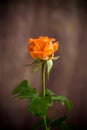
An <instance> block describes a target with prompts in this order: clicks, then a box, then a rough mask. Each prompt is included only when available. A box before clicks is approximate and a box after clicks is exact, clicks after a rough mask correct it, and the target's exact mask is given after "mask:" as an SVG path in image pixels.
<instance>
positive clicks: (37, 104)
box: [29, 96, 53, 117]
mask: <svg viewBox="0 0 87 130" xmlns="http://www.w3.org/2000/svg"><path fill="white" fill-rule="evenodd" d="M52 103H53V102H52V99H51V98H50V97H39V96H37V97H35V98H32V99H31V100H30V102H29V110H30V111H31V112H32V113H33V114H34V115H35V116H40V117H43V116H45V115H46V112H47V108H48V107H49V106H52Z"/></svg>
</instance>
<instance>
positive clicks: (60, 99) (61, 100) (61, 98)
mask: <svg viewBox="0 0 87 130" xmlns="http://www.w3.org/2000/svg"><path fill="white" fill-rule="evenodd" d="M46 96H50V98H51V99H52V101H53V102H54V101H58V102H59V103H61V104H62V105H63V106H64V105H65V104H66V105H67V107H68V109H69V110H72V109H73V104H72V103H71V101H70V100H69V99H67V98H66V97H65V96H58V95H55V94H54V93H53V92H52V91H51V90H50V89H48V88H46Z"/></svg>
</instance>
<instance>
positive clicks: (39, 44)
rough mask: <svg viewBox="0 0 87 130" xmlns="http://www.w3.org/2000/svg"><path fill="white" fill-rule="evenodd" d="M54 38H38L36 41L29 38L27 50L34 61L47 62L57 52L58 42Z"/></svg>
mask: <svg viewBox="0 0 87 130" xmlns="http://www.w3.org/2000/svg"><path fill="white" fill-rule="evenodd" d="M54 41H55V39H54V38H49V37H43V36H40V37H39V38H37V39H33V38H30V39H29V44H28V50H29V52H30V55H31V56H32V57H33V58H34V59H41V60H48V59H49V58H50V57H52V55H54V53H55V52H56V51H57V50H58V47H59V42H54Z"/></svg>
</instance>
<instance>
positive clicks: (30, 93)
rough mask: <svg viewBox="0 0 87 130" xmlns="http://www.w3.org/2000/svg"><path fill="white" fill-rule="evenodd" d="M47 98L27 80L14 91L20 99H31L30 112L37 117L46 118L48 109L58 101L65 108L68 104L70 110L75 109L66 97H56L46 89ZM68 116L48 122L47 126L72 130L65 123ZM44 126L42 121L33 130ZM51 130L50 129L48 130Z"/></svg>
mask: <svg viewBox="0 0 87 130" xmlns="http://www.w3.org/2000/svg"><path fill="white" fill-rule="evenodd" d="M45 92H46V93H45V97H43V96H42V94H40V95H39V94H38V91H37V89H36V88H33V87H31V86H30V85H29V84H28V81H27V80H23V81H22V82H21V83H20V84H19V85H18V86H17V87H16V88H15V89H14V90H13V91H12V94H13V95H14V96H15V97H18V98H22V99H23V98H29V99H30V102H29V110H30V111H31V112H32V114H34V115H35V116H39V117H42V118H43V117H44V116H45V115H46V112H47V109H48V107H50V106H52V104H53V102H54V101H58V102H59V103H61V104H62V105H63V106H64V105H65V104H66V105H67V107H68V109H69V110H71V109H72V108H73V104H72V103H71V101H70V100H69V99H67V98H66V97H65V96H58V95H55V94H54V93H53V92H52V91H51V90H50V89H48V88H46V91H45ZM66 118H67V117H66V116H64V117H61V118H59V119H57V120H55V121H51V120H47V124H48V125H49V126H51V128H56V127H60V128H61V130H72V127H71V126H70V125H68V124H67V123H65V120H66ZM42 124H43V122H42V120H40V121H39V122H37V123H36V124H35V126H34V127H33V130H35V129H37V128H39V127H40V126H41V125H42ZM47 129H48V130H50V127H48V128H47Z"/></svg>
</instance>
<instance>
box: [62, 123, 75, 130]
mask: <svg viewBox="0 0 87 130" xmlns="http://www.w3.org/2000/svg"><path fill="white" fill-rule="evenodd" d="M60 128H61V130H76V127H75V126H73V125H71V124H68V123H67V122H64V123H62V124H61V125H60Z"/></svg>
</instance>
